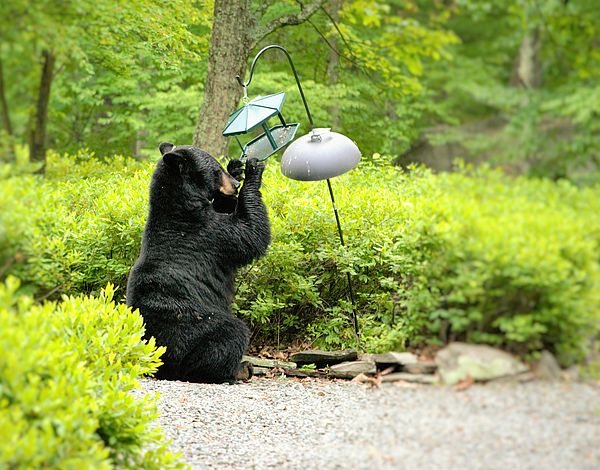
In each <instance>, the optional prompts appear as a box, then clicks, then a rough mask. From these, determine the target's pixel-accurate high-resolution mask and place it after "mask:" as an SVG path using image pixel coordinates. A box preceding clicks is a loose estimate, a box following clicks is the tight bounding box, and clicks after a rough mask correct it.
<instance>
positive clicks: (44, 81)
mask: <svg viewBox="0 0 600 470" xmlns="http://www.w3.org/2000/svg"><path fill="white" fill-rule="evenodd" d="M42 57H43V59H44V64H43V65H42V77H41V79H40V90H39V93H38V100H37V106H36V110H35V119H34V125H33V129H32V131H31V141H30V147H29V161H31V162H41V163H42V166H41V167H40V169H39V170H38V172H39V173H44V171H45V166H46V129H47V126H48V104H49V102H50V89H51V87H52V79H53V75H54V54H52V52H51V51H48V50H44V51H43V52H42Z"/></svg>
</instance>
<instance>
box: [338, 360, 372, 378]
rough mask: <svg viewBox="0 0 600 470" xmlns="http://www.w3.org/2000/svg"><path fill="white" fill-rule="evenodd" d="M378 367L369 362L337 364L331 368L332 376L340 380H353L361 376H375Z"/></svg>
mask: <svg viewBox="0 0 600 470" xmlns="http://www.w3.org/2000/svg"><path fill="white" fill-rule="evenodd" d="M376 372H377V366H376V365H375V363H374V362H369V361H349V362H342V363H340V364H335V365H333V366H331V368H330V375H331V376H333V377H339V378H353V377H356V376H357V375H359V374H375V373H376Z"/></svg>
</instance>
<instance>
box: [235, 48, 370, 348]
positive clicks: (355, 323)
mask: <svg viewBox="0 0 600 470" xmlns="http://www.w3.org/2000/svg"><path fill="white" fill-rule="evenodd" d="M269 49H279V50H280V51H283V52H284V53H285V55H286V56H287V58H288V61H289V63H290V67H291V69H292V72H293V73H294V78H295V79H296V85H298V91H299V92H300V96H301V97H302V103H303V104H304V109H305V110H306V116H307V117H308V122H309V123H310V130H311V131H312V130H314V128H315V125H314V123H313V119H312V115H311V113H310V110H309V109H308V103H307V102H306V97H305V96H304V91H303V90H302V85H300V78H298V73H297V72H296V67H294V62H293V61H292V57H291V56H290V54H289V52H288V51H287V50H286V49H285V48H283V47H281V46H279V45H277V44H272V45H270V46H266V47H263V48H262V49H261V50H260V51H258V53H257V54H256V57H254V60H253V61H252V64H251V65H250V73H249V76H248V80H247V81H246V82H243V81H242V79H241V77H240V76H239V75H237V76H236V77H235V78H236V80H237V82H238V83H239V84H240V85H241V86H242V87H243V88H244V92H245V91H246V88H247V87H248V85H250V82H251V81H252V76H253V74H254V67H255V66H256V61H257V60H258V58H259V57H260V56H261V55H262V54H263V53H265V52H266V51H268V50H269ZM327 187H328V188H329V195H330V196H331V204H332V205H333V212H334V214H335V221H336V224H337V228H338V234H339V236H340V243H341V245H342V246H343V247H345V246H346V244H345V243H344V234H343V233H342V225H341V223H340V216H339V213H338V209H337V206H336V204H335V197H334V196H333V188H332V186H331V180H330V179H329V178H327ZM346 279H347V280H348V295H349V297H350V308H351V310H350V315H351V318H352V326H353V327H354V334H355V335H356V337H357V338H358V337H359V328H358V317H357V315H356V310H355V307H356V303H355V301H354V290H353V288H352V279H351V276H350V273H349V272H347V273H346Z"/></svg>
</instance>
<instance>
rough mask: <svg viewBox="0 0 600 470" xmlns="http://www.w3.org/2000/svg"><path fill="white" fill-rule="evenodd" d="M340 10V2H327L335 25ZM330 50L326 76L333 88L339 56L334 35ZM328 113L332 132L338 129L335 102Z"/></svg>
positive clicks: (337, 74)
mask: <svg viewBox="0 0 600 470" xmlns="http://www.w3.org/2000/svg"><path fill="white" fill-rule="evenodd" d="M340 8H342V0H331V1H330V2H329V8H328V9H327V11H328V13H329V16H331V19H332V20H333V21H335V22H336V23H337V22H338V20H339V17H340ZM330 43H331V46H332V47H333V48H332V49H330V50H329V61H328V63H327V76H328V77H329V83H330V84H331V85H333V86H335V85H337V83H338V78H339V68H340V55H339V50H340V49H339V44H340V41H338V40H337V32H336V35H334V36H333V38H332V39H331V40H330ZM329 113H330V114H331V128H332V129H333V130H334V131H339V129H340V105H339V103H338V102H337V101H334V103H333V104H332V105H331V106H330V107H329Z"/></svg>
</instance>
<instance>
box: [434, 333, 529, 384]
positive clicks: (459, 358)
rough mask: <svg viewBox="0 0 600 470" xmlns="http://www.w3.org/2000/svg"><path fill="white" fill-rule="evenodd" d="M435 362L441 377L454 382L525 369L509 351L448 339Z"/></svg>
mask: <svg viewBox="0 0 600 470" xmlns="http://www.w3.org/2000/svg"><path fill="white" fill-rule="evenodd" d="M435 362H436V364H437V366H438V371H439V373H440V375H441V377H442V379H443V381H444V382H445V383H446V384H448V385H454V384H456V383H458V382H460V381H461V380H464V379H466V378H467V377H469V376H470V377H471V378H473V380H475V381H478V382H485V381H489V380H494V379H498V378H501V377H508V376H512V375H517V374H523V373H525V372H527V371H528V370H529V369H528V368H527V366H526V365H525V364H523V363H522V362H521V361H519V360H518V359H516V358H515V357H513V356H512V355H511V354H509V353H507V352H505V351H501V350H499V349H496V348H492V347H491V346H485V345H478V344H466V343H458V342H456V343H450V344H449V345H448V346H446V347H445V348H443V349H441V350H440V351H438V353H437V355H436V358H435Z"/></svg>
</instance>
